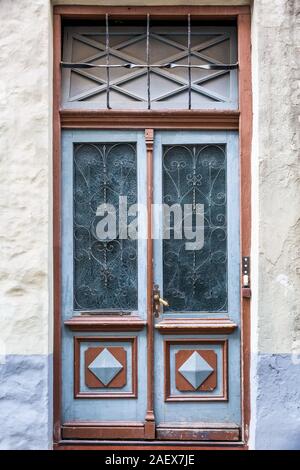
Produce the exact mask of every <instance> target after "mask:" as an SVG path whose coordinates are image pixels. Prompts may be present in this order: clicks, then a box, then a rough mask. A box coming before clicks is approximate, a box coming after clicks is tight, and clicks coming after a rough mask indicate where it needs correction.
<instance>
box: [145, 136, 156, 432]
mask: <svg viewBox="0 0 300 470" xmlns="http://www.w3.org/2000/svg"><path fill="white" fill-rule="evenodd" d="M153 139H154V131H153V129H145V142H146V153H147V324H148V329H147V411H146V416H145V438H146V439H154V438H155V416H154V320H153V240H152V203H153Z"/></svg>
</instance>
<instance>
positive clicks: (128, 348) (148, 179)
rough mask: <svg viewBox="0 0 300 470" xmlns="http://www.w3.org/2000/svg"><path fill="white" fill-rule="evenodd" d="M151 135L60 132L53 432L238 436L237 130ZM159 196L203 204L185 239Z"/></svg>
mask: <svg viewBox="0 0 300 470" xmlns="http://www.w3.org/2000/svg"><path fill="white" fill-rule="evenodd" d="M151 139H152V132H150V133H149V132H147V133H146V140H145V133H144V132H143V131H65V132H64V133H63V147H62V233H61V238H62V305H61V308H62V325H61V332H62V355H61V361H62V417H61V418H62V422H63V427H62V433H63V438H65V439H71V438H80V439H84V438H86V439H100V440H101V439H135V440H138V439H155V438H156V439H159V440H160V439H162V440H188V441H190V440H194V441H202V440H216V441H220V440H222V441H224V440H229V441H230V440H239V437H240V434H239V429H240V424H241V396H240V328H239V324H240V320H239V319H240V304H239V302H240V283H239V271H240V269H239V257H240V255H239V253H240V247H239V203H238V201H239V189H238V187H239V184H238V181H239V178H238V172H239V170H238V144H237V142H238V139H237V135H236V133H234V132H220V131H215V132H213V131H210V132H207V131H197V132H196V131H193V132H192V131H191V132H177V131H172V132H158V131H157V132H155V133H154V145H152V141H151ZM152 192H153V197H154V199H153V203H154V205H153V208H152V224H151V223H150V225H149V217H150V215H151V214H149V207H150V205H149V203H151V202H152V201H151V200H150V199H149V197H150V198H151V195H152ZM120 197H121V199H122V201H123V202H122V201H121V203H120ZM147 198H148V199H147ZM124 202H125V204H126V210H127V213H126V223H127V232H126V234H124V230H123V234H122V233H121V232H122V230H121V228H120V227H121V219H122V217H124V206H122V204H123V203H124ZM162 203H164V204H168V205H169V206H172V204H176V203H179V204H180V205H181V206H182V208H183V209H184V205H189V204H190V205H191V206H192V209H193V210H194V209H195V207H196V205H197V204H198V205H199V206H200V207H201V208H202V210H203V212H202V216H203V227H202V229H201V227H200V232H201V230H202V232H201V233H202V239H200V242H199V243H198V245H196V247H195V246H194V249H191V250H186V249H185V248H186V242H187V240H185V239H184V237H183V238H181V239H178V238H176V239H174V236H172V234H173V235H174V227H172V224H171V225H170V236H169V237H165V231H164V230H165V228H164V222H165V220H166V219H165V217H164V215H163V214H165V213H164V210H163V209H162V205H161V204H162ZM103 204H104V205H106V206H105V207H103ZM137 204H138V206H136V205H137ZM147 207H148V214H147V213H146V212H145V211H144V209H146V208H147ZM197 207H198V206H197ZM137 209H138V212H136V210H137ZM137 213H138V217H139V218H138V222H139V229H140V233H139V234H138V236H137V237H136V238H135V237H134V236H133V235H132V236H128V234H129V231H130V230H131V232H130V233H131V234H134V230H135V227H136V225H135V220H136V218H135V215H136V214H137ZM183 215H184V216H183V219H182V220H183V222H185V213H184V212H183ZM194 215H195V214H194ZM105 217H106V219H105ZM170 220H171V218H170ZM172 220H173V219H172ZM114 222H116V230H115V232H114V233H112V234H111V233H110V235H109V238H106V236H105V233H106V232H107V230H108V228H111V226H112V227H113V224H114ZM151 225H152V227H153V233H152V237H150V236H149V234H150V232H149V228H151ZM189 228H191V229H192V230H195V225H194V222H193V219H192V223H191V227H189ZM182 230H183V231H184V224H183V227H182ZM103 231H104V235H103ZM184 233H185V232H184ZM152 238H153V240H152ZM200 238H201V234H200ZM188 243H190V244H193V240H192V239H189V240H188ZM152 278H153V279H152ZM149 280H150V282H149ZM152 280H153V281H154V284H155V287H154V285H153V282H152ZM154 296H155V300H153V297H154ZM163 297H165V298H166V299H167V301H168V303H169V306H167V307H161V306H160V299H162V298H163ZM161 302H163V300H161ZM155 314H156V315H158V316H157V318H156V319H155V322H154V315H155Z"/></svg>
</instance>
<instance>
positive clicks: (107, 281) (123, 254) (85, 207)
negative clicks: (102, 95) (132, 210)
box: [73, 143, 138, 310]
mask: <svg viewBox="0 0 300 470" xmlns="http://www.w3.org/2000/svg"><path fill="white" fill-rule="evenodd" d="M73 192H74V308H75V309H79V310H87V309H88V310H90V309H96V310H98V309H117V310H120V309H121V310H134V309H136V308H137V296H138V287H137V284H138V275H137V241H136V240H131V239H121V238H120V237H119V236H118V225H117V226H116V236H115V237H114V239H109V240H107V239H105V237H103V238H101V237H100V239H99V230H98V227H99V221H100V220H102V221H103V220H104V218H105V217H106V216H107V212H105V213H102V214H101V217H100V213H99V206H101V205H102V204H110V205H111V206H110V207H112V206H113V207H114V208H115V213H114V212H113V211H112V210H111V209H108V212H110V216H114V214H115V220H116V222H117V221H118V213H119V197H120V196H123V197H124V196H126V197H127V204H128V206H130V205H132V204H136V203H137V161H136V146H135V144H131V143H116V144H111V143H109V144H103V143H101V144H98V143H96V144H86V143H84V144H76V145H75V146H74V190H73ZM113 221H114V218H112V219H111V218H110V222H112V223H113ZM128 222H130V220H128ZM107 228H108V226H107Z"/></svg>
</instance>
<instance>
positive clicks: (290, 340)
mask: <svg viewBox="0 0 300 470" xmlns="http://www.w3.org/2000/svg"><path fill="white" fill-rule="evenodd" d="M297 5H298V10H299V8H300V5H299V2H298V1H297V0H272V1H270V0H255V1H254V9H253V28H252V48H253V56H252V60H253V64H252V67H253V85H254V86H253V94H254V135H253V155H252V164H253V182H252V184H253V202H254V204H253V256H254V258H256V259H257V260H258V272H257V271H256V272H255V273H253V275H254V274H255V275H254V276H253V281H254V286H253V287H254V294H255V295H256V294H257V296H258V299H257V300H258V302H257V305H255V306H254V305H253V308H254V312H253V313H254V314H255V315H256V313H258V318H257V324H256V325H255V324H254V328H255V330H256V331H255V330H254V332H253V333H254V336H255V335H257V337H258V346H257V347H258V351H259V352H260V353H273V354H274V353H290V352H292V351H293V350H294V349H300V307H299V305H300V304H299V292H300V243H299V242H300V219H299V216H300V211H299V209H300V179H299V178H300V166H299V141H300V139H299V110H300V63H299V60H300V57H299V44H300V30H299V23H298V28H297ZM298 13H299V11H298ZM297 45H298V49H297ZM254 263H255V259H254ZM254 266H255V264H254ZM255 290H256V291H257V292H255ZM255 310H257V312H255Z"/></svg>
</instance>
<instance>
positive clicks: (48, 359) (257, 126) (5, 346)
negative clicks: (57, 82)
mask: <svg viewBox="0 0 300 470" xmlns="http://www.w3.org/2000/svg"><path fill="white" fill-rule="evenodd" d="M55 3H56V4H58V3H61V4H70V3H73V4H101V2H100V1H98V0H95V1H85V0H81V1H79V0H72V1H70V0H65V1H55ZM117 3H118V1H116V0H111V1H109V0H107V1H105V2H103V4H117ZM120 3H121V4H122V5H124V4H127V5H129V4H144V5H145V4H159V3H163V4H177V5H178V4H184V5H187V3H188V2H187V1H184V0H173V1H166V0H165V1H164V2H160V1H157V0H152V1H148V2H146V1H141V2H139V1H137V0H127V1H126V2H120ZM189 3H190V4H193V5H195V4H207V5H208V4H211V5H212V4H221V5H230V4H245V3H248V2H247V0H241V1H237V0H236V1H224V0H223V1H222V0H211V1H209V0H202V1H201V0H199V1H196V0H193V1H190V2H189ZM296 3H297V2H296V0H255V1H254V7H253V34H252V36H253V84H254V86H253V91H254V136H253V155H252V161H253V168H252V171H253V175H252V188H253V201H252V203H253V233H252V236H253V248H252V284H253V286H252V287H253V299H252V312H251V315H252V353H253V354H252V370H251V374H252V403H251V407H252V420H251V428H250V443H251V446H252V447H255V448H300V435H299V434H300V411H299V409H300V406H299V403H300V311H299V292H300V244H299V241H300V223H299V207H300V200H299V199H300V178H299V176H300V174H299V171H300V170H299V162H298V156H299V141H298V138H299V132H298V134H297V125H298V114H299V102H300V91H299V83H300V77H299V75H300V71H299V60H298V63H297V60H296V46H295V44H296V43H297V42H298V44H299V37H298V41H297V37H296V35H297V34H299V30H298V33H297V29H296ZM0 18H1V19H0V22H1V28H0V51H1V53H0V67H1V75H0V115H1V121H0V183H1V194H0V205H1V225H0V240H1V267H0V302H1V304H0V305H1V316H0V422H1V423H2V424H1V431H0V448H2V449H7V448H13V449H17V448H23V449H30V448H32V449H37V448H47V447H51V433H52V431H51V429H52V399H51V389H52V368H51V364H52V356H51V355H52V314H53V312H52V241H51V230H52V220H51V212H52V199H51V198H52V196H51V185H52V182H51V174H52V165H51V161H52V142H51V101H52V98H51V94H52V91H51V90H52V80H51V71H52V53H51V47H52V39H51V31H52V24H51V4H50V1H49V0H32V1H30V2H24V1H23V0H1V1H0Z"/></svg>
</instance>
